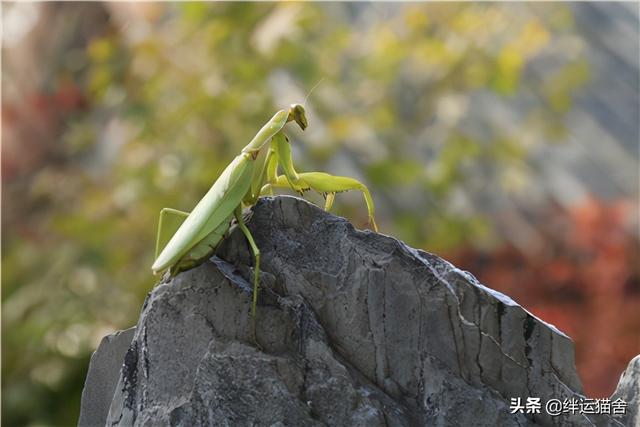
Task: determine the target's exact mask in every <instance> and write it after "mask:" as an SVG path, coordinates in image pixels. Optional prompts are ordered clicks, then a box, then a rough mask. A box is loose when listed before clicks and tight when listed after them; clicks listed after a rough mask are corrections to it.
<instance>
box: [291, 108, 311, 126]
mask: <svg viewBox="0 0 640 427" xmlns="http://www.w3.org/2000/svg"><path fill="white" fill-rule="evenodd" d="M291 120H295V122H296V123H297V124H298V126H300V129H302V130H305V129H306V128H307V116H306V115H305V111H304V107H303V106H302V105H300V104H291V107H290V108H289V120H288V121H291Z"/></svg>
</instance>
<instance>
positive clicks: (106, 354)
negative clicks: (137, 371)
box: [78, 328, 136, 427]
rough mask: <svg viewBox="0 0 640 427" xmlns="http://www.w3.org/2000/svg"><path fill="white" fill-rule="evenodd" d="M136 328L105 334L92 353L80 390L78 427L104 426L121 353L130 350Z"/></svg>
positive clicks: (121, 358) (122, 360) (115, 382)
mask: <svg viewBox="0 0 640 427" xmlns="http://www.w3.org/2000/svg"><path fill="white" fill-rule="evenodd" d="M135 329H136V328H130V329H127V330H125V331H118V332H116V333H113V334H111V335H107V336H106V337H104V338H103V339H102V341H101V342H100V345H99V346H98V348H97V350H96V351H95V352H94V353H93V354H92V355H91V360H90V361H89V370H88V372H87V378H86V379H85V382H84V389H83V390H82V400H81V402H80V418H79V419H78V426H79V427H93V426H104V425H105V422H106V421H107V415H108V414H109V406H111V400H112V399H113V392H114V391H115V389H116V385H117V384H118V378H119V376H120V369H121V368H122V364H123V362H124V355H125V354H126V352H127V350H128V349H129V345H130V344H131V340H132V339H133V334H134V332H135Z"/></svg>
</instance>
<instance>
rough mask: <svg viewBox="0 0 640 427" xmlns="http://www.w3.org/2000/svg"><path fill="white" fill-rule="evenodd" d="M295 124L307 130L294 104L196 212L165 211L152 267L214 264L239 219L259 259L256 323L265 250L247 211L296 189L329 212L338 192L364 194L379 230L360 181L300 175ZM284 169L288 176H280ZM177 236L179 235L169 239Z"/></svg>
mask: <svg viewBox="0 0 640 427" xmlns="http://www.w3.org/2000/svg"><path fill="white" fill-rule="evenodd" d="M291 121H294V122H295V123H297V124H298V126H300V128H301V129H302V130H305V129H306V127H307V118H306V113H305V109H304V107H303V106H302V105H300V104H292V105H291V106H290V108H289V109H288V110H280V111H278V112H277V113H276V114H275V115H274V116H273V117H272V118H271V120H269V121H268V122H267V123H266V124H265V125H264V126H263V127H262V128H261V129H260V131H259V132H258V133H257V134H256V136H255V137H254V138H253V139H252V140H251V142H249V144H247V146H246V147H244V148H243V149H242V151H241V152H240V154H238V156H236V157H235V158H234V159H233V160H232V161H231V163H230V164H229V165H228V166H227V167H226V169H225V170H224V171H223V172H222V174H221V175H220V177H219V178H218V179H217V180H216V182H214V183H213V185H212V186H211V188H210V189H209V191H208V192H207V193H206V194H205V195H204V197H203V198H202V200H200V201H199V202H198V204H197V205H196V206H195V208H193V210H192V211H191V213H187V212H182V211H179V210H176V209H170V208H164V209H162V210H161V211H160V219H159V222H158V233H157V236H156V252H155V257H156V259H155V262H154V263H153V266H152V267H151V269H152V271H153V272H154V274H158V273H161V272H163V271H167V270H168V272H169V274H170V276H171V277H173V276H175V275H176V274H178V273H179V272H181V271H185V270H188V269H190V268H193V267H195V266H196V265H198V264H199V263H201V262H202V261H204V260H206V259H208V258H209V257H210V256H211V255H212V254H213V253H214V251H215V250H216V247H217V246H218V245H219V244H220V242H221V241H222V240H223V239H224V238H225V237H226V235H227V234H228V232H229V229H230V228H231V226H232V223H233V220H234V219H235V221H236V222H237V226H238V227H239V228H240V229H241V230H242V232H243V233H244V235H245V237H246V239H247V241H248V243H249V246H250V247H251V251H252V253H253V256H254V260H255V264H254V275H253V295H252V302H251V316H252V317H253V319H254V322H255V317H256V306H257V301H258V289H259V277H260V249H259V248H258V246H257V245H256V243H255V241H254V239H253V236H252V235H251V232H250V231H249V229H248V228H247V226H246V224H245V221H244V219H243V215H242V212H243V208H248V207H251V206H253V205H255V204H256V202H257V200H258V198H259V197H260V196H261V195H265V194H273V189H274V188H290V189H292V190H294V191H296V192H297V193H299V194H300V195H302V194H303V193H304V192H305V191H307V190H310V189H312V190H315V191H317V192H319V193H322V194H323V195H325V198H326V203H325V210H329V209H331V206H332V205H333V201H334V197H335V194H336V193H338V192H342V191H348V190H360V191H361V192H362V194H363V196H364V200H365V203H366V206H367V212H368V216H369V223H370V224H371V226H372V228H373V229H374V230H375V231H378V227H377V226H376V223H375V219H374V206H373V199H372V198H371V194H370V193H369V190H368V189H367V187H366V186H365V185H364V184H362V183H361V182H360V181H358V180H356V179H353V178H349V177H344V176H334V175H329V174H327V173H323V172H305V173H298V172H296V170H295V168H294V166H293V159H292V155H291V146H290V143H289V139H288V138H287V136H286V135H285V134H284V131H283V129H284V127H285V125H286V124H287V123H289V122H291ZM279 168H280V169H281V170H282V175H278V169H279ZM167 215H174V216H176V217H178V218H179V219H180V220H182V223H181V225H180V226H179V227H178V228H177V230H175V229H174V230H169V229H168V227H167V226H166V225H165V224H164V223H165V218H166V216H167ZM171 231H175V233H174V234H173V235H172V237H171V238H168V235H169V234H170V233H171ZM165 243H166V244H165ZM161 247H162V251H160V248H161Z"/></svg>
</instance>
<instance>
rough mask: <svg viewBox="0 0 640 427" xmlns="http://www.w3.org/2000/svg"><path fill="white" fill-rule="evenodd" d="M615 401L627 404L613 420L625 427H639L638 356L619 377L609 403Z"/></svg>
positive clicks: (639, 365) (639, 362)
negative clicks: (622, 411) (623, 410)
mask: <svg viewBox="0 0 640 427" xmlns="http://www.w3.org/2000/svg"><path fill="white" fill-rule="evenodd" d="M617 399H622V400H623V401H625V402H626V403H627V411H626V413H625V414H621V415H619V416H614V418H615V419H616V420H618V421H620V422H621V423H622V424H624V425H625V426H631V427H640V355H638V356H636V357H634V358H633V359H631V362H629V366H627V369H625V371H624V372H623V373H622V375H621V376H620V381H619V382H618V386H617V387H616V391H615V392H614V393H613V395H611V401H615V400H617Z"/></svg>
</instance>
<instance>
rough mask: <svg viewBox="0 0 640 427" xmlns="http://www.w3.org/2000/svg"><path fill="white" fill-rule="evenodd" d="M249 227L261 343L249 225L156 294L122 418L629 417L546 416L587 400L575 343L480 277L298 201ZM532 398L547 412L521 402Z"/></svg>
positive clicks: (534, 421)
mask: <svg viewBox="0 0 640 427" xmlns="http://www.w3.org/2000/svg"><path fill="white" fill-rule="evenodd" d="M249 228H250V230H251V232H252V234H253V236H254V238H255V240H256V243H257V245H258V247H259V248H260V249H261V252H262V259H261V276H260V277H261V285H262V288H263V289H262V291H261V293H260V304H259V307H258V314H257V318H258V323H257V330H256V333H257V340H258V343H259V345H260V346H259V347H257V346H256V345H254V342H253V339H252V334H251V318H250V315H249V313H250V307H251V302H250V291H251V286H250V284H249V283H248V282H247V279H246V278H250V277H252V276H251V275H252V268H251V266H252V265H253V259H252V256H251V254H250V251H249V249H248V245H247V242H246V240H245V238H244V236H243V235H242V233H241V232H240V231H239V230H236V231H234V232H232V234H231V235H230V237H229V238H228V239H226V240H225V241H224V242H223V244H222V245H221V247H220V248H219V249H218V251H217V256H215V257H213V258H212V259H211V260H210V261H207V262H205V263H203V264H201V265H200V266H198V267H196V268H194V269H192V270H189V271H187V272H184V273H181V274H179V275H178V276H177V277H175V278H174V279H172V280H170V281H168V282H165V283H162V284H160V285H159V286H157V287H156V288H155V289H154V290H153V291H152V292H151V293H150V294H149V296H148V298H147V300H146V301H145V304H144V306H143V310H142V314H141V316H140V320H139V322H138V325H137V328H136V330H135V335H134V337H133V340H132V342H131V345H130V347H129V349H128V351H127V354H126V356H125V357H124V363H123V364H122V369H121V371H120V372H119V380H118V381H119V382H118V385H117V387H116V391H115V394H114V396H113V399H112V401H111V407H110V410H109V415H108V417H107V418H108V419H107V425H109V426H117V425H119V426H129V425H140V426H143V425H144V426H146V425H154V426H155V425H184V426H189V425H229V426H231V425H260V426H262V425H264V426H272V425H277V426H285V425H291V426H307V425H309V426H315V425H332V426H333V425H336V426H340V425H344V426H351V425H355V426H365V425H366V426H384V425H391V426H405V425H406V426H409V425H425V426H426V425H428V426H449V425H460V426H511V425H513V426H518V425H520V426H524V425H621V424H620V423H618V422H617V421H615V420H613V418H611V417H604V416H596V415H589V416H587V415H579V414H574V415H561V416H556V417H552V416H549V415H547V414H546V413H545V411H544V402H545V401H547V400H548V399H550V398H556V399H560V400H562V399H565V398H576V399H578V398H581V397H583V396H582V395H581V393H582V388H581V384H580V380H579V378H578V376H577V374H576V371H575V366H574V349H573V343H572V342H571V340H570V339H569V338H568V337H567V336H566V335H564V334H563V333H561V332H560V331H558V330H557V329H556V328H554V327H553V326H552V325H549V324H546V323H544V322H543V321H541V320H539V319H537V318H536V317H534V316H533V315H531V314H530V313H528V312H527V311H526V310H524V309H523V308H522V307H520V306H519V305H518V304H516V303H515V302H514V301H513V300H511V299H510V298H509V297H507V296H505V295H503V294H500V293H498V292H496V291H493V290H491V289H489V288H487V287H485V286H483V285H481V284H480V283H478V281H477V280H476V279H475V278H474V277H473V276H472V275H471V274H469V273H467V272H464V271H462V270H459V269H457V268H456V267H454V266H453V265H451V264H450V263H448V262H446V261H444V260H442V259H440V258H438V257H436V256H434V255H431V254H428V253H426V252H423V251H419V250H416V249H412V248H410V247H408V246H406V245H405V244H403V243H402V242H399V241H398V240H396V239H393V238H391V237H388V236H384V235H380V234H375V233H372V232H369V231H358V230H355V229H354V228H353V226H352V225H351V224H349V223H348V222H347V221H346V220H345V219H343V218H339V217H336V216H333V215H331V214H328V213H325V212H324V211H322V210H321V209H319V208H317V207H315V206H314V205H311V204H309V203H307V202H305V201H303V200H300V199H296V198H292V197H277V198H264V199H261V200H260V201H259V203H258V204H257V205H256V207H255V208H254V213H253V217H252V218H251V220H250V222H249ZM528 397H539V398H541V400H542V402H543V408H542V410H541V411H540V412H541V413H539V414H526V413H519V412H516V413H514V414H512V413H511V412H512V411H510V408H509V406H510V401H511V399H512V398H521V399H522V402H523V403H524V402H526V400H527V398H528ZM83 407H84V406H83ZM81 419H82V418H81Z"/></svg>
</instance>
